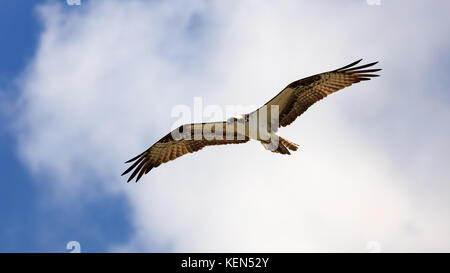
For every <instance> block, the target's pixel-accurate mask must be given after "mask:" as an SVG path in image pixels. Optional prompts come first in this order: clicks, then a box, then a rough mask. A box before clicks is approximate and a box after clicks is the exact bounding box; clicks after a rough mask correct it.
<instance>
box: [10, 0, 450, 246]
mask: <svg viewBox="0 0 450 273" xmlns="http://www.w3.org/2000/svg"><path fill="white" fill-rule="evenodd" d="M441 4H442V5H444V2H442V3H441ZM83 5H84V4H83ZM445 5H448V4H446V3H445ZM443 10H445V9H444V8H439V5H433V7H431V6H429V5H426V3H422V2H419V1H417V2H413V3H411V2H409V1H406V2H395V1H393V2H387V3H385V2H383V3H382V5H380V6H369V5H367V4H366V3H365V1H361V3H359V2H357V1H353V2H349V3H346V4H342V3H339V4H338V3H334V2H331V1H330V2H328V3H326V4H325V3H313V2H311V1H307V2H306V1H305V2H300V1H282V2H281V3H275V2H271V1H226V2H224V1H221V2H219V1H217V2H204V1H192V2H189V3H188V2H186V1H183V2H181V1H165V2H161V3H159V2H151V3H149V2H144V1H142V2H141V1H127V2H119V1H95V2H89V4H87V5H86V6H85V7H84V9H81V10H80V9H77V10H74V11H67V9H62V8H61V7H59V6H58V5H52V4H48V5H45V6H43V7H41V9H40V14H41V15H42V16H41V17H42V20H43V22H44V32H43V33H42V36H41V40H40V47H39V50H38V51H37V53H36V57H35V59H34V60H33V62H32V63H31V64H30V66H29V68H28V69H27V71H26V73H25V74H24V76H23V77H22V83H23V85H22V92H23V93H22V94H23V96H22V99H21V101H20V102H19V106H20V107H22V111H21V113H22V114H21V115H20V118H19V120H18V124H19V130H18V138H19V149H20V152H21V155H22V156H23V159H24V161H25V162H26V164H27V165H28V166H29V167H30V169H31V170H33V171H34V172H35V173H38V174H47V175H49V176H50V177H51V179H49V180H48V181H46V182H45V183H48V184H46V185H51V186H52V188H53V189H54V190H55V191H56V192H57V193H58V195H59V196H65V198H77V196H80V195H86V194H90V195H93V196H95V195H96V194H113V193H116V194H125V195H126V196H127V197H128V199H129V201H130V204H131V207H132V211H131V212H130V214H131V215H132V219H133V225H134V228H135V234H134V235H133V236H132V240H131V241H130V242H129V244H127V245H125V246H111V249H112V250H128V251H131V250H147V251H148V250H156V251H158V250H166V249H170V250H174V251H228V250H233V251H366V243H367V242H369V241H374V240H375V241H378V242H380V244H381V246H382V249H383V251H420V250H424V251H449V250H450V236H449V235H448V230H449V228H450V220H448V217H447V215H448V214H449V212H450V202H449V200H448V193H449V191H450V188H449V186H448V185H447V183H444V182H445V181H446V182H448V181H449V175H448V174H447V172H446V170H445V168H441V169H437V171H436V168H433V166H434V163H435V162H439V161H438V160H440V161H441V162H447V163H448V159H449V158H448V157H449V156H448V154H449V153H448V152H449V151H450V147H449V146H448V144H447V139H448V135H449V132H450V131H449V130H448V129H450V128H448V126H446V125H443V126H444V129H442V127H440V128H439V129H440V130H441V131H439V132H440V133H442V134H443V135H444V136H443V137H438V136H436V135H434V134H432V133H429V132H427V131H424V130H423V128H425V129H427V128H434V127H433V126H434V125H433V124H441V125H442V124H450V123H449V122H448V121H449V117H450V115H449V111H448V110H447V107H446V106H448V101H447V102H445V103H439V102H436V100H433V99H430V96H429V91H430V90H427V89H425V88H426V87H427V86H428V82H429V80H428V78H432V77H433V73H434V71H435V70H437V69H439V67H438V64H439V60H438V59H437V58H436V56H437V53H436V51H439V50H447V49H448V45H449V38H448V37H447V36H446V35H439V34H438V33H436V32H435V28H436V27H437V28H442V29H441V31H439V33H441V34H442V33H448V26H447V24H446V23H445V22H446V15H445V14H444V13H443ZM447 10H448V9H447ZM424 11H428V12H429V13H424ZM424 14H428V15H426V16H428V17H427V18H428V19H429V20H425V19H424V18H423V16H424ZM416 20H417V21H419V20H420V24H414V28H412V26H413V24H412V22H416ZM439 22H441V23H439ZM430 30H433V32H432V31H430ZM443 45H445V46H447V47H444V46H443ZM360 57H364V58H366V60H367V61H373V60H380V61H381V63H380V65H379V66H380V67H382V68H383V69H384V70H383V71H381V74H382V77H380V78H377V79H375V80H374V81H370V82H365V83H362V84H358V85H356V86H354V87H351V88H349V89H346V90H344V91H343V92H340V93H339V94H337V95H333V96H331V97H330V98H327V99H326V100H324V101H322V102H319V103H318V104H317V105H315V106H314V107H313V108H311V109H310V110H309V111H308V112H307V113H305V114H304V115H303V116H302V117H301V118H299V119H298V121H296V122H295V123H294V124H293V125H292V126H290V127H289V128H286V129H282V130H281V131H280V135H282V136H284V137H286V138H287V139H290V140H292V141H294V142H296V143H298V144H300V150H299V151H298V152H296V153H294V154H293V155H292V156H289V157H284V156H280V155H275V154H272V153H269V152H267V151H261V150H260V144H258V143H252V144H245V145H236V146H229V147H211V148H206V149H204V150H203V151H201V152H199V153H197V154H195V155H188V156H184V157H182V158H180V159H177V160H176V161H174V162H170V163H168V164H166V165H163V166H161V167H158V168H157V169H154V170H152V172H150V173H149V174H148V175H146V176H145V177H144V178H143V181H142V183H139V184H126V183H125V179H124V178H123V177H120V176H119V174H120V173H121V172H122V171H123V169H124V168H125V165H124V164H123V161H124V160H126V159H128V158H129V157H130V156H132V155H134V154H137V153H140V152H141V151H142V150H143V149H145V148H146V147H147V146H149V145H151V144H152V143H153V142H154V141H156V140H157V139H159V138H160V137H161V136H162V135H164V134H165V133H167V131H168V130H169V129H170V127H171V125H172V123H173V122H174V119H173V118H172V117H171V116H170V114H171V109H172V107H173V106H175V105H177V104H188V105H191V104H192V98H193V97H194V96H202V97H203V98H204V100H205V102H206V103H209V104H219V105H223V106H225V105H227V104H243V105H246V104H252V105H261V104H263V103H264V102H266V101H267V100H268V99H270V98H271V97H273V96H274V95H275V94H276V93H277V92H278V91H279V90H280V89H281V88H282V87H283V86H284V85H286V84H288V83H289V82H290V81H293V80H296V79H298V78H300V77H304V76H308V75H310V74H312V73H318V72H322V71H325V70H328V69H333V68H337V67H339V66H343V65H345V64H347V63H348V62H351V61H354V60H355V59H358V58H360ZM419 105H420V107H418V106H419ZM436 105H441V107H440V108H436ZM442 105H443V106H442ZM436 113H438V114H439V115H438V116H436ZM417 122H421V123H422V122H423V123H425V122H427V123H431V125H430V124H428V125H427V126H425V125H423V124H417ZM445 126H446V127H445ZM428 140H433V141H434V143H433V144H429V142H428ZM424 143H425V144H424ZM426 144H429V145H426ZM416 147H420V149H418V150H416V149H414V148H416ZM435 155H438V156H439V158H438V159H436V158H435ZM419 159H420V160H419ZM400 164H403V165H400ZM407 166H413V167H414V168H408V167H407ZM430 171H433V174H432V175H430ZM89 177H94V178H95V179H89ZM425 182H426V186H425ZM418 193H420V194H418ZM436 196H439V197H440V198H441V199H440V200H436V198H435V197H436Z"/></svg>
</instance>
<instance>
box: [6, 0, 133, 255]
mask: <svg viewBox="0 0 450 273" xmlns="http://www.w3.org/2000/svg"><path fill="white" fill-rule="evenodd" d="M43 2H45V1H27V0H18V1H4V2H3V3H2V8H1V9H0V25H1V27H0V36H2V37H4V38H5V40H7V42H2V43H0V54H1V57H0V59H1V60H2V61H1V62H0V82H1V90H2V92H5V93H6V95H7V97H8V99H10V100H15V99H17V98H18V95H19V94H18V92H17V89H16V88H14V84H15V81H14V79H16V78H17V77H18V76H20V75H21V73H22V71H23V69H24V67H25V66H26V65H27V63H28V62H29V61H30V59H32V57H33V55H34V54H35V52H36V48H37V46H38V39H39V34H40V33H41V31H42V25H41V22H40V21H39V18H38V17H37V14H36V10H35V7H36V5H38V4H39V3H43ZM63 7H64V6H63ZM67 8H68V9H73V8H78V7H69V6H67ZM9 114H11V113H3V115H1V116H0V118H1V124H3V126H2V127H1V128H0V138H1V141H0V149H1V153H0V161H1V165H2V168H1V170H2V177H3V178H2V181H3V183H2V184H3V185H4V187H5V188H4V190H2V191H1V192H0V205H1V207H2V209H1V210H0V219H2V220H1V224H0V251H1V252H66V251H67V250H66V244H67V243H68V242H69V241H72V240H77V241H79V242H80V244H81V246H82V250H83V251H89V252H102V251H107V250H108V247H107V246H108V245H109V244H111V243H112V244H114V243H122V242H124V241H126V240H127V238H128V237H129V232H130V226H129V224H128V221H127V220H128V217H127V203H126V202H125V200H124V198H122V197H117V196H115V197H104V198H100V199H96V200H90V201H89V202H78V204H73V205H71V206H72V207H73V208H74V209H73V210H72V211H70V210H67V208H58V207H51V206H47V205H45V204H43V202H42V199H45V198H46V193H45V191H46V190H45V189H43V188H39V187H38V186H37V185H36V181H37V180H42V179H48V178H46V177H44V176H42V175H32V174H30V172H29V170H28V169H27V168H26V166H24V164H23V162H21V160H20V159H19V157H18V154H17V147H16V145H17V142H16V139H15V137H14V134H13V132H12V129H11V123H10V120H9V119H8V116H7V115H9Z"/></svg>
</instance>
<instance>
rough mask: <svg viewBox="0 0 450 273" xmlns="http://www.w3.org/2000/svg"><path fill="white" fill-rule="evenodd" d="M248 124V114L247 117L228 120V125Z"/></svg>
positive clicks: (239, 116) (235, 117) (240, 116)
mask: <svg viewBox="0 0 450 273" xmlns="http://www.w3.org/2000/svg"><path fill="white" fill-rule="evenodd" d="M245 122H248V114H247V115H238V116H234V117H231V118H229V119H228V120H227V123H229V124H232V123H245Z"/></svg>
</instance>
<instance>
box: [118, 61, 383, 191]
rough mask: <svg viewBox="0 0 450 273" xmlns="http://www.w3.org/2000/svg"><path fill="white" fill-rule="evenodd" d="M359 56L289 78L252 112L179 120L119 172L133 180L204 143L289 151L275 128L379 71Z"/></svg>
mask: <svg viewBox="0 0 450 273" xmlns="http://www.w3.org/2000/svg"><path fill="white" fill-rule="evenodd" d="M361 60H362V59H361ZM361 60H358V61H356V62H353V63H351V64H349V65H346V66H344V67H341V68H339V69H336V70H332V71H329V72H324V73H320V74H316V75H313V76H310V77H307V78H304V79H301V80H297V81H294V82H292V83H290V84H289V85H288V86H286V87H285V88H284V89H283V90H281V92H280V93H278V94H277V95H276V96H275V97H274V98H272V99H271V100H270V101H269V102H267V103H266V104H265V105H263V106H262V107H260V108H259V109H257V110H255V111H253V112H251V113H248V114H244V115H241V116H238V117H232V118H230V119H228V120H227V121H221V122H207V123H191V124H185V125H182V126H180V127H178V128H176V129H175V130H173V131H172V132H170V133H169V134H167V135H166V136H164V137H163V138H161V139H160V140H159V141H157V142H156V143H155V144H153V145H152V146H151V147H150V148H148V149H147V150H146V151H144V152H143V153H141V154H139V155H137V156H136V157H134V158H132V159H130V160H128V161H127V162H125V163H133V164H132V165H131V166H130V167H129V168H128V169H127V170H126V171H125V172H124V173H123V174H122V175H125V174H127V173H129V172H131V171H133V172H132V173H131V175H130V177H129V179H128V182H130V181H131V180H132V179H133V178H134V177H136V182H137V181H139V179H140V178H141V177H142V175H144V174H146V173H148V172H149V171H150V170H151V169H153V168H156V167H158V166H159V165H161V164H162V163H166V162H168V161H170V160H174V159H176V158H178V157H180V156H182V155H185V154H188V153H193V152H196V151H199V150H201V149H202V148H203V147H206V146H213V145H224V144H238V143H245V142H248V141H250V140H251V139H253V140H256V141H259V142H261V143H262V145H263V146H264V147H265V148H266V149H267V150H270V151H272V152H275V153H280V154H290V152H289V151H296V150H297V148H298V145H297V144H295V143H293V142H291V141H288V140H286V139H284V138H282V137H280V136H278V135H277V134H276V132H277V130H278V128H279V127H285V126H287V125H289V124H291V123H292V122H293V121H294V120H295V119H296V118H297V117H298V116H300V115H301V114H302V113H303V112H305V111H306V110H307V109H308V108H309V107H310V106H311V105H313V104H314V103H316V102H317V101H319V100H321V99H323V98H325V97H326V96H327V95H330V94H331V93H334V92H336V91H338V90H341V89H343V88H345V87H347V86H350V85H352V84H354V83H358V82H360V81H367V80H370V78H372V77H378V76H379V75H376V74H372V73H373V72H377V71H380V70H381V69H373V68H371V69H367V68H369V67H372V66H373V65H375V64H377V63H378V62H373V63H369V64H365V65H360V66H356V65H357V64H359V63H360V62H361Z"/></svg>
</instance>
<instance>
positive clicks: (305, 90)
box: [258, 59, 381, 128]
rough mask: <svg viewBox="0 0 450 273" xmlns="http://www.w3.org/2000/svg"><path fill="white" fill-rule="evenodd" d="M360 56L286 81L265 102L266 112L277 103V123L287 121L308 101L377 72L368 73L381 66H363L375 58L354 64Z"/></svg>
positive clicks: (280, 124)
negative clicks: (339, 65) (347, 63)
mask: <svg viewBox="0 0 450 273" xmlns="http://www.w3.org/2000/svg"><path fill="white" fill-rule="evenodd" d="M361 60H362V59H361ZM361 60H358V61H356V62H354V63H351V64H349V65H346V66H344V67H341V68H339V69H336V70H333V71H329V72H325V73H321V74H317V75H314V76H310V77H307V78H304V79H301V80H298V81H295V82H293V83H291V84H289V85H288V86H286V88H284V89H283V90H282V91H281V92H280V93H278V95H276V96H275V97H274V98H273V99H271V100H270V101H269V102H267V103H266V104H265V106H266V107H267V111H268V112H269V111H270V110H271V106H272V105H278V107H279V108H278V111H279V119H278V122H279V127H284V126H287V125H289V124H291V123H292V122H293V121H294V120H295V119H296V118H297V117H298V116H300V115H301V114H303V112H305V111H306V110H307V109H308V108H309V107H310V106H311V105H313V104H314V103H316V102H317V101H319V100H321V99H323V98H325V97H326V96H328V95H329V94H331V93H334V92H336V91H338V90H341V89H343V88H345V87H347V86H350V85H352V84H354V83H357V82H360V81H366V80H370V78H371V77H378V76H379V75H375V74H370V73H373V72H377V71H380V70H381V69H365V68H367V67H371V66H373V65H375V64H377V63H378V62H374V63H369V64H366V65H361V66H356V67H355V65H356V64H358V63H359V62H361ZM263 107H264V106H263ZM260 109H261V108H260ZM258 110H259V109H258ZM269 125H270V124H269ZM269 128H270V127H269Z"/></svg>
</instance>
